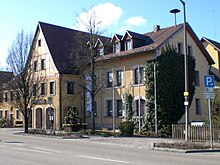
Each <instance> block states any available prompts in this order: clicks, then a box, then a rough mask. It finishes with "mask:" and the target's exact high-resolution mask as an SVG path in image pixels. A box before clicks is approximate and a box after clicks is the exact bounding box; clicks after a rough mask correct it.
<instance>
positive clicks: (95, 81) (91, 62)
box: [71, 9, 110, 131]
mask: <svg viewBox="0 0 220 165" xmlns="http://www.w3.org/2000/svg"><path fill="white" fill-rule="evenodd" d="M91 11H92V12H89V13H87V14H86V17H85V18H84V19H82V18H80V17H78V19H77V21H78V22H79V23H82V24H83V25H84V27H85V28H86V30H87V35H86V37H82V36H78V37H77V36H75V39H74V40H77V42H78V43H77V45H78V48H77V49H71V55H72V56H71V59H73V60H75V61H77V62H75V63H77V64H76V65H77V66H76V67H78V68H79V70H80V71H81V75H83V79H84V80H85V81H81V82H80V86H82V88H83V89H84V91H85V92H87V93H89V95H90V98H91V100H90V102H91V120H92V130H93V131H94V130H95V115H96V95H97V94H98V92H99V91H100V90H101V88H102V87H103V85H104V84H105V81H103V74H100V73H101V72H100V71H101V68H100V64H101V61H98V57H99V53H100V52H99V47H98V44H97V41H98V39H101V40H102V42H104V44H103V45H104V46H106V43H109V41H110V39H109V38H107V37H103V36H101V34H102V29H101V22H100V21H97V16H96V13H95V11H94V10H92V9H91ZM84 13H86V12H84ZM79 35H80V34H79ZM82 38H83V39H82ZM105 50H108V49H105Z"/></svg>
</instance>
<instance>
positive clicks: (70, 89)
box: [67, 81, 74, 94]
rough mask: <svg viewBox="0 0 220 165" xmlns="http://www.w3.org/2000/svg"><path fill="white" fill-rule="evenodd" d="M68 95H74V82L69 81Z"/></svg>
mask: <svg viewBox="0 0 220 165" xmlns="http://www.w3.org/2000/svg"><path fill="white" fill-rule="evenodd" d="M67 94H74V82H73V81H67Z"/></svg>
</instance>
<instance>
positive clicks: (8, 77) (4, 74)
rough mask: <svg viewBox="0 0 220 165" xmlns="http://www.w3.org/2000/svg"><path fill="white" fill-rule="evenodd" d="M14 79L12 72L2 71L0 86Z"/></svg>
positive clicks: (0, 72)
mask: <svg viewBox="0 0 220 165" xmlns="http://www.w3.org/2000/svg"><path fill="white" fill-rule="evenodd" d="M13 77H14V75H13V73H12V72H7V71H0V85H2V84H5V83H7V82H8V81H10V80H11V79H12V78H13Z"/></svg>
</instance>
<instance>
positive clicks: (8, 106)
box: [0, 71, 22, 126]
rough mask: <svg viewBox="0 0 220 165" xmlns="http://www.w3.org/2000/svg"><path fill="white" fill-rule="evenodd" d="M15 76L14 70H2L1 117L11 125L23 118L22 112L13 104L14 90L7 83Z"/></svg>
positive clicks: (0, 74)
mask: <svg viewBox="0 0 220 165" xmlns="http://www.w3.org/2000/svg"><path fill="white" fill-rule="evenodd" d="M13 77H14V75H13V73H12V72H6V71H0V119H1V118H2V119H6V120H8V121H9V122H10V125H11V126H14V125H15V121H16V120H22V115H21V112H20V111H19V110H18V109H17V108H16V107H14V106H12V102H14V100H15V99H14V91H13V89H11V87H10V86H8V84H7V82H9V81H10V80H11V79H12V78H13Z"/></svg>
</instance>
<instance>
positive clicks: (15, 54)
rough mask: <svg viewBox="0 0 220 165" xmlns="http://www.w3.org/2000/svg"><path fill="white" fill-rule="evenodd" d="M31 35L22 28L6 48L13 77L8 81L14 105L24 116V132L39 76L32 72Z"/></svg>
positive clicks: (26, 130)
mask: <svg viewBox="0 0 220 165" xmlns="http://www.w3.org/2000/svg"><path fill="white" fill-rule="evenodd" d="M32 40H33V35H32V34H31V33H30V34H25V33H24V31H23V30H22V31H21V32H19V33H17V37H16V39H15V40H14V42H13V43H12V46H11V47H10V49H9V50H8V57H7V64H8V66H9V69H10V70H11V71H12V72H13V74H14V78H13V79H12V80H11V82H10V83H9V85H10V88H12V89H13V94H14V98H15V100H14V102H13V103H14V106H16V108H18V109H19V110H20V111H21V112H22V114H23V117H24V128H25V133H27V132H28V121H29V114H30V113H29V110H30V109H31V108H32V107H33V105H34V104H35V102H34V100H35V98H36V97H37V96H38V95H37V91H38V89H39V88H38V87H37V86H36V84H39V81H40V76H39V75H36V74H34V67H33V65H34V64H33V62H31V54H33V53H34V52H32V50H31V45H32Z"/></svg>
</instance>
